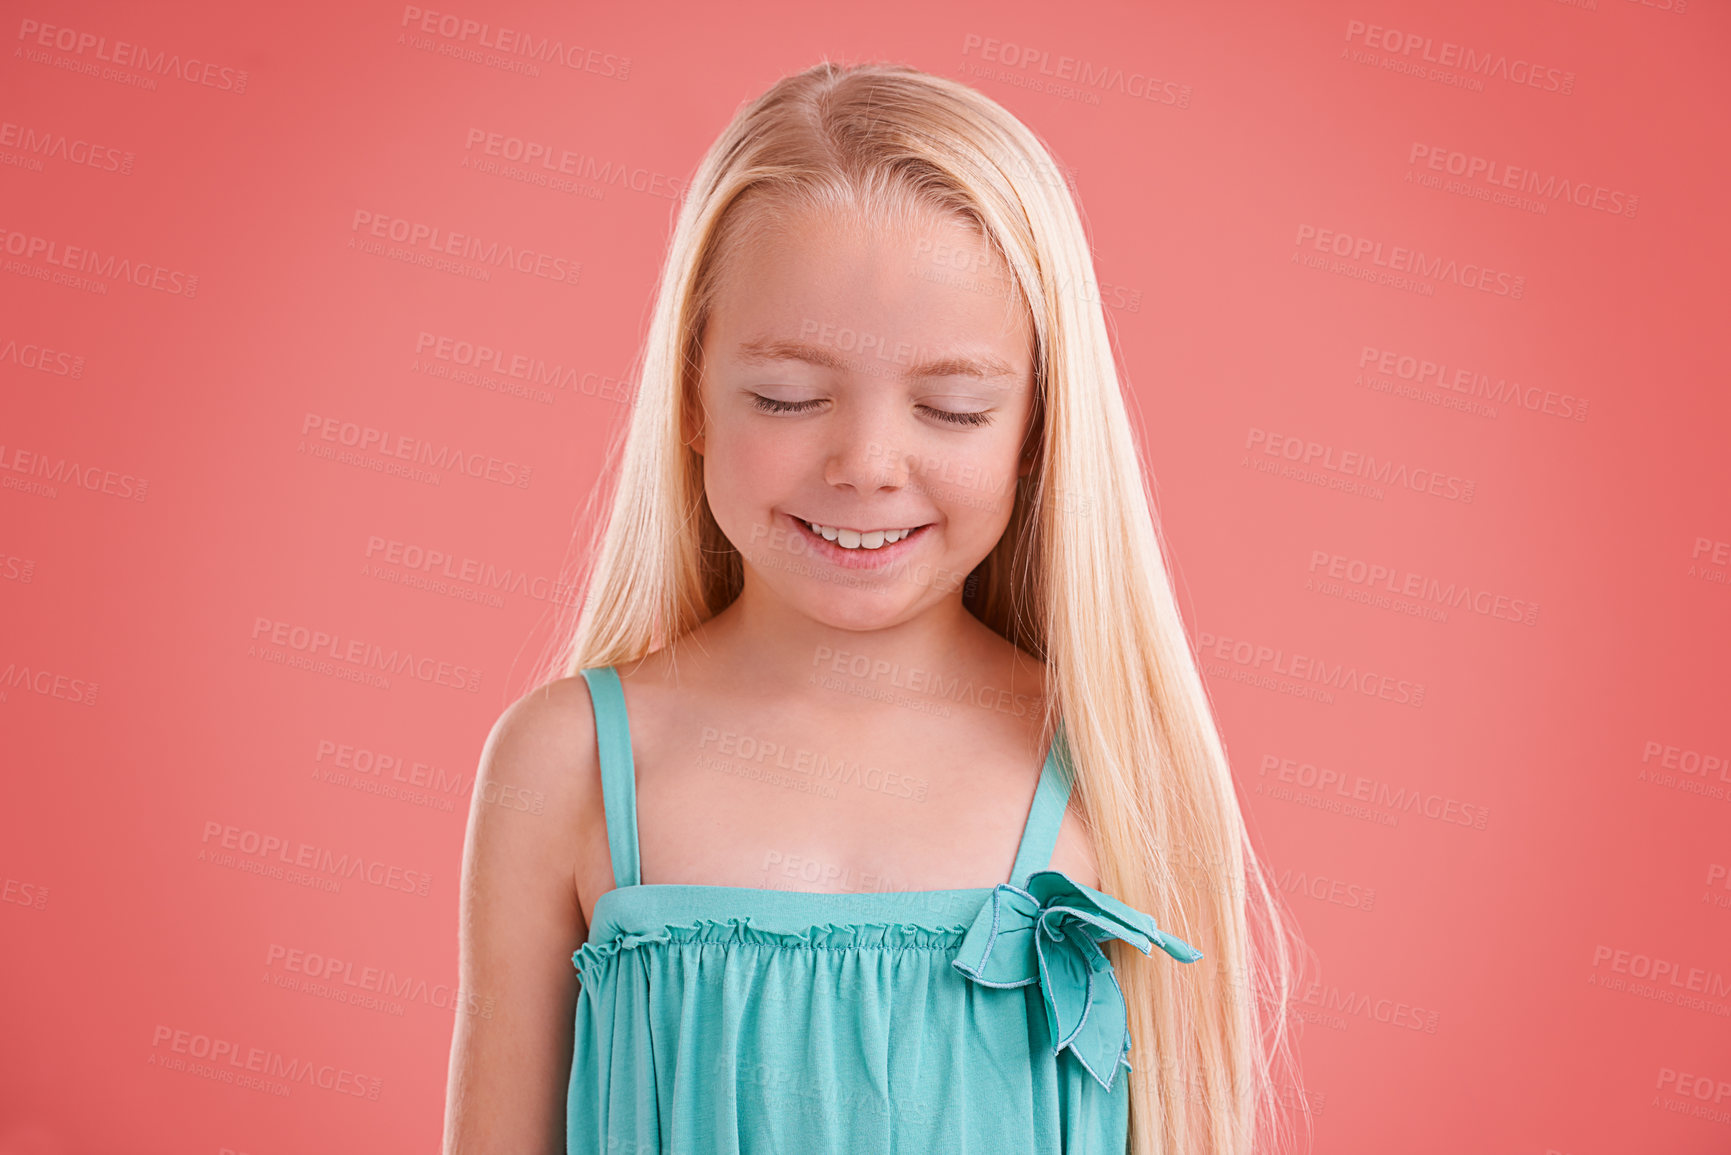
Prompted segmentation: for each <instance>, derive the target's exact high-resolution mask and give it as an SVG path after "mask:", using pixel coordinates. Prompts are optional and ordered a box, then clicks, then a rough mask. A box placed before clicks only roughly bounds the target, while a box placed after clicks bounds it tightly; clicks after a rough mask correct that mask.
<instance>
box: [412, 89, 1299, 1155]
mask: <svg viewBox="0 0 1731 1155" xmlns="http://www.w3.org/2000/svg"><path fill="white" fill-rule="evenodd" d="M1058 172H1059V170H1058V167H1057V165H1056V164H1055V163H1054V161H1053V159H1052V157H1051V156H1050V154H1049V153H1048V151H1047V149H1046V148H1045V146H1044V145H1043V144H1042V143H1041V141H1040V140H1039V139H1038V138H1037V137H1036V136H1035V135H1034V134H1033V133H1032V132H1031V131H1030V130H1029V129H1028V128H1027V127H1026V126H1024V125H1023V124H1022V123H1021V122H1020V121H1018V120H1017V119H1016V118H1014V117H1013V116H1011V115H1010V114H1009V113H1008V112H1006V111H1005V110H1004V109H1003V108H1001V107H1000V106H999V105H997V104H996V103H994V102H993V101H991V100H989V99H987V98H986V97H984V96H982V95H981V94H979V93H978V92H976V91H974V90H973V89H971V88H968V87H967V86H965V85H962V84H959V83H956V82H954V81H951V80H947V79H944V78H941V77H937V76H932V75H929V74H926V73H923V72H919V71H916V70H914V69H911V68H906V67H899V66H887V65H871V66H860V67H852V68H844V67H840V66H836V65H833V64H829V63H825V64H821V65H818V66H816V67H814V68H811V69H809V70H807V71H805V72H802V73H800V74H798V75H795V76H790V77H787V78H784V79H783V80H781V81H780V82H778V83H776V84H775V85H774V86H773V87H771V88H770V89H769V90H768V91H767V92H766V93H764V94H763V95H762V96H760V97H759V98H757V99H756V100H754V101H752V102H751V103H749V104H748V105H746V106H745V107H743V108H742V109H741V110H740V112H739V113H738V114H737V115H736V117H735V118H734V120H733V122H732V123H731V124H729V125H728V127H727V129H726V130H725V131H724V132H723V133H722V135H721V137H720V138H719V139H718V140H717V141H716V142H715V144H714V145H713V147H712V148H711V149H710V150H709V152H708V154H707V155H706V156H705V157H704V159H703V162H702V164H701V166H700V168H699V169H698V172H697V174H696V177H695V179H694V180H693V182H692V184H691V187H690V190H689V193H688V195H687V197H686V199H685V201H684V203H683V205H682V206H681V208H680V210H679V214H678V220H677V224H676V226H675V228H674V232H673V238H672V242H671V245H670V247H669V250H668V253H667V258H666V264H665V267H664V270H663V273H662V279H661V282H660V285H659V289H658V293H657V296H656V300H655V305H654V312H653V315H652V317H651V321H650V326H649V331H648V336H647V344H646V349H645V352H644V356H643V358H642V360H641V363H640V365H639V367H638V372H637V373H636V395H635V400H634V405H633V408H632V410H631V414H630V421H629V426H628V428H627V429H626V431H625V436H624V440H623V444H622V446H621V445H616V446H615V447H614V451H613V454H612V464H613V466H614V468H613V469H612V470H611V471H610V473H609V476H610V478H611V481H612V489H611V499H610V502H609V503H607V508H606V511H605V517H604V518H598V519H597V525H598V530H597V534H596V539H595V540H594V541H592V542H590V543H589V544H588V549H587V552H586V553H585V555H584V557H585V562H586V566H587V569H586V572H585V573H584V574H583V578H582V586H581V588H582V589H583V590H584V597H583V599H582V602H581V606H580V608H579V610H578V612H577V613H576V614H575V620H574V621H573V622H572V623H571V624H570V625H569V627H568V629H565V630H564V631H563V632H562V635H561V636H562V637H563V639H564V642H563V648H562V650H561V652H560V654H559V655H558V657H557V660H556V663H555V669H554V671H553V676H551V677H550V678H549V679H548V680H547V681H546V682H545V684H543V685H541V686H539V687H538V688H537V689H535V690H534V691H532V692H531V693H529V694H527V695H526V696H525V697H523V698H522V699H520V700H519V701H517V702H516V703H514V704H513V705H512V706H511V707H510V708H509V709H508V710H506V711H505V713H504V714H503V715H502V716H501V717H500V719H499V721H498V723H497V724H496V725H495V727H494V729H493V732H492V733H491V735H490V736H489V737H488V740H487V744H486V747H485V749H484V751H483V754H482V757H481V763H480V770H479V773H478V781H477V787H476V790H475V802H474V805H473V808H472V811H471V815H470V820H469V828H468V836H467V841H466V845H465V861H464V877H463V888H462V900H461V903H462V910H461V931H460V948H461V951H460V968H461V984H462V988H463V990H464V991H465V992H466V994H467V995H468V996H469V998H468V1000H467V1003H465V1005H468V1004H474V1005H475V1006H480V1007H488V1008H491V1010H490V1013H485V1014H483V1013H473V1014H470V1013H463V1014H459V1016H458V1018H457V1023H456V1031H455V1038H454V1041H453V1045H452V1053H451V1067H450V1086H449V1094H448V1100H447V1110H446V1130H445V1145H446V1146H445V1149H446V1150H447V1151H448V1152H490V1151H495V1150H497V1151H511V1152H523V1151H531V1150H535V1151H557V1150H561V1149H564V1150H566V1151H569V1152H613V1151H622V1152H681V1153H685V1152H778V1153H780V1152H849V1153H861V1152H870V1153H875V1152H885V1153H887V1152H891V1151H900V1152H937V1151H942V1152H966V1151H979V1152H982V1153H985V1152H990V1153H992V1155H1001V1153H1005V1152H1030V1153H1032V1152H1052V1153H1056V1152H1059V1151H1072V1152H1074V1151H1089V1152H1099V1153H1103V1155H1104V1153H1112V1155H1116V1153H1118V1152H1127V1151H1128V1152H1135V1153H1136V1155H1156V1153H1185V1155H1189V1153H1193V1152H1194V1153H1203V1152H1208V1153H1221V1155H1227V1153H1230V1155H1241V1153H1248V1152H1250V1151H1252V1150H1253V1149H1254V1150H1259V1151H1260V1150H1272V1149H1274V1147H1275V1145H1276V1144H1277V1143H1278V1141H1279V1139H1280V1136H1281V1134H1282V1133H1283V1131H1284V1130H1285V1129H1286V1128H1284V1127H1282V1126H1279V1124H1280V1121H1281V1119H1282V1118H1283V1117H1284V1116H1283V1114H1282V1113H1281V1112H1280V1111H1278V1110H1277V1109H1276V1108H1277V1104H1278V1100H1280V1099H1282V1098H1285V1097H1287V1096H1286V1094H1285V1093H1286V1092H1289V1091H1290V1086H1289V1085H1288V1084H1283V1083H1281V1081H1280V1080H1281V1079H1282V1078H1283V1077H1284V1076H1283V1075H1282V1074H1281V1073H1280V1072H1281V1070H1282V1068H1283V1065H1284V1064H1285V1062H1286V1061H1287V1060H1289V1058H1290V1054H1289V1046H1288V1041H1287V1037H1286V1033H1285V1028H1286V1014H1285V1008H1286V1000H1287V995H1288V991H1289V989H1290V986H1291V983H1292V979H1293V976H1292V969H1293V961H1292V959H1293V956H1292V954H1291V944H1290V943H1289V939H1288V932H1287V930H1286V924H1285V920H1284V918H1283V916H1282V914H1281V913H1280V910H1279V903H1278V901H1277V895H1276V894H1275V893H1272V892H1271V888H1270V887H1269V885H1268V884H1267V882H1266V881H1265V879H1264V875H1263V872H1262V871H1261V870H1260V869H1259V867H1258V864H1257V859H1256V857H1255V855H1254V853H1253V851H1252V849H1251V846H1250V843H1249V839H1248V836H1247V833H1246V828H1245V823H1244V820H1243V816H1242V814H1241V813H1240V810H1239V806H1238V802H1237V798H1236V795H1235V792H1234V787H1233V781H1232V777H1231V774H1230V772H1229V769H1228V763H1227V758H1226V754H1225V751H1224V749H1223V747H1222V744H1221V740H1220V737H1219V735H1218V733H1217V731H1216V728H1215V725H1214V721H1213V717H1212V712H1211V709H1210V705H1209V700H1208V697H1207V693H1206V691H1205V689H1204V687H1203V684H1202V681H1201V679H1200V678H1199V676H1198V673H1197V666H1196V661H1195V658H1194V655H1193V652H1192V649H1191V647H1190V644H1189V642H1188V639H1187V638H1186V636H1185V632H1184V626H1183V622H1182V620H1181V618H1180V616H1179V613H1178V608H1177V605H1176V603H1175V601H1174V597H1173V593H1172V584H1171V581H1170V578H1169V576H1168V571H1167V567H1166V564H1165V561H1164V559H1163V556H1162V548H1161V542H1160V537H1159V534H1158V531H1157V528H1156V525H1155V522H1154V518H1153V513H1152V509H1151V504H1150V500H1149V494H1148V489H1147V487H1146V484H1145V480H1144V474H1143V470H1142V466H1141V463H1140V461H1139V460H1138V455H1137V448H1136V442H1135V440H1134V439H1133V437H1132V430H1131V421H1130V415H1129V413H1128V412H1127V410H1126V406H1125V400H1124V396H1123V393H1122V391H1121V388H1120V384H1119V377H1118V373H1117V369H1116V366H1115V364H1114V360H1113V355H1112V350H1111V344H1110V341H1109V338H1108V334H1107V329H1106V324H1105V319H1104V316H1103V313H1102V308H1101V302H1100V299H1099V295H1098V291H1097V281H1096V280H1095V278H1094V274H1093V269H1092V262H1091V260H1090V256H1089V253H1090V250H1089V244H1088V240H1087V237H1086V234H1085V233H1084V230H1083V226H1082V221H1081V218H1080V215H1079V213H1078V210H1077V208H1076V206H1075V204H1074V202H1073V201H1072V199H1071V195H1070V190H1069V188H1068V187H1067V186H1066V184H1065V182H1064V180H1063V179H1062V178H1061V177H1060V176H1058V175H1057V174H1058ZM597 508H599V507H597ZM508 798H515V799H519V800H520V799H524V798H531V799H535V800H537V805H536V806H533V807H525V806H521V805H510V804H506V803H505V801H504V800H505V799H508Z"/></svg>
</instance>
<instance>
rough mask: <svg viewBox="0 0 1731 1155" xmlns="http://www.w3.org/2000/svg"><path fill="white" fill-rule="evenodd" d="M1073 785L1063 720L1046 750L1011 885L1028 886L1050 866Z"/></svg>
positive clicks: (1060, 721) (1017, 853)
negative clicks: (1037, 872)
mask: <svg viewBox="0 0 1731 1155" xmlns="http://www.w3.org/2000/svg"><path fill="white" fill-rule="evenodd" d="M1074 782H1075V780H1074V777H1073V776H1072V775H1071V773H1070V767H1069V747H1068V745H1067V744H1066V743H1065V740H1064V723H1063V720H1062V719H1060V720H1059V722H1058V726H1057V728H1056V730H1055V731H1054V732H1053V734H1052V744H1051V746H1049V747H1047V749H1046V764H1045V765H1044V766H1042V767H1041V768H1040V784H1039V785H1038V786H1037V787H1035V788H1034V802H1033V805H1031V806H1029V807H1028V825H1027V827H1026V828H1025V829H1024V830H1023V831H1022V845H1021V846H1020V847H1018V848H1017V850H1016V865H1015V866H1014V867H1012V868H1011V869H1010V881H1011V882H1012V883H1014V884H1015V885H1016V886H1026V885H1027V884H1028V876H1029V875H1031V874H1034V873H1035V872H1036V871H1041V870H1045V869H1046V868H1047V866H1049V865H1050V864H1051V862H1052V851H1053V850H1055V849H1057V846H1058V828H1059V827H1060V826H1062V825H1063V823H1064V810H1065V808H1066V807H1068V806H1069V804H1070V788H1071V786H1073V785H1074Z"/></svg>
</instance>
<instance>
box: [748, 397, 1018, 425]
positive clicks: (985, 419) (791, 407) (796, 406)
mask: <svg viewBox="0 0 1731 1155" xmlns="http://www.w3.org/2000/svg"><path fill="white" fill-rule="evenodd" d="M751 403H752V404H753V405H755V406H756V407H757V408H758V409H759V410H761V411H762V412H764V413H810V412H811V411H812V410H813V409H814V408H816V407H817V406H819V405H822V404H823V398H821V397H814V398H812V399H810V400H807V401H782V400H780V399H779V398H776V397H765V396H764V395H763V394H761V393H753V394H752V395H751ZM916 408H918V409H919V410H920V411H921V412H924V413H927V414H930V415H931V416H933V417H935V418H937V419H938V420H939V421H942V422H944V423H945V424H946V425H959V426H963V427H966V428H977V427H979V426H982V425H990V424H991V423H992V415H991V414H990V413H989V412H979V413H959V412H956V411H955V410H953V409H934V408H933V407H932V406H930V405H920V406H916Z"/></svg>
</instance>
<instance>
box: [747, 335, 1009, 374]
mask: <svg viewBox="0 0 1731 1155" xmlns="http://www.w3.org/2000/svg"><path fill="white" fill-rule="evenodd" d="M738 355H739V358H740V360H742V361H749V362H752V363H754V364H766V363H768V362H772V361H804V362H806V363H807V364H809V365H817V366H819V367H821V368H824V369H835V370H846V369H847V368H848V360H847V358H846V357H843V356H842V355H841V354H840V353H839V352H837V351H836V350H834V349H829V348H826V347H824V346H822V345H810V344H807V343H806V342H804V341H784V340H769V339H764V338H760V339H757V340H753V341H744V342H741V343H740V346H739V349H738ZM906 375H907V376H909V377H978V378H980V379H981V380H988V379H990V378H993V377H1012V376H1014V375H1015V370H1013V369H1011V368H1010V367H1009V366H1008V365H1006V364H1005V363H1004V362H1003V361H1001V360H999V359H998V358H996V357H990V356H986V357H938V358H934V359H933V360H930V361H922V362H920V363H919V364H918V365H912V366H909V367H908V368H907V370H906Z"/></svg>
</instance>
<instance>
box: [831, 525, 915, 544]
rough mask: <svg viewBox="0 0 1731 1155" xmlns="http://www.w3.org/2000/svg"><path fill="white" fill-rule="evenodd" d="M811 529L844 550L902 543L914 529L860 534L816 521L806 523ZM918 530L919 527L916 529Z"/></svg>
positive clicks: (871, 531)
mask: <svg viewBox="0 0 1731 1155" xmlns="http://www.w3.org/2000/svg"><path fill="white" fill-rule="evenodd" d="M805 524H806V525H808V526H810V527H811V532H813V533H820V534H822V535H823V538H824V540H825V541H833V542H835V543H836V544H837V545H839V546H841V547H842V548H843V549H877V548H878V547H880V546H885V545H889V544H890V543H891V542H897V541H900V540H901V539H902V538H904V537H906V536H907V535H908V534H910V533H912V532H913V530H912V529H872V530H867V531H865V532H863V533H862V532H860V531H859V530H857V529H837V528H836V527H835V526H833V525H819V524H818V523H817V522H815V521H808V522H806V523H805ZM915 528H916V529H917V528H918V527H917V526H916V527H915Z"/></svg>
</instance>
